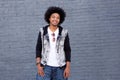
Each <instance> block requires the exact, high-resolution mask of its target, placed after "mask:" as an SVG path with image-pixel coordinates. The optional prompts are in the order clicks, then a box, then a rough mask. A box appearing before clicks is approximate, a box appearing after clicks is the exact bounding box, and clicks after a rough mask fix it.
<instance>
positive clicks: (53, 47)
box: [47, 27, 59, 67]
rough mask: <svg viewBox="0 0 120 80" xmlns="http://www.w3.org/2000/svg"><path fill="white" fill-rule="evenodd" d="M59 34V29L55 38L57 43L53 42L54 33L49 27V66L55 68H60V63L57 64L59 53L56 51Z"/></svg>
mask: <svg viewBox="0 0 120 80" xmlns="http://www.w3.org/2000/svg"><path fill="white" fill-rule="evenodd" d="M58 32H59V29H58V28H57V29H56V31H55V32H54V34H55V36H54V38H55V41H53V35H52V34H53V32H52V31H51V30H50V28H49V27H48V35H49V41H50V52H49V53H48V54H49V56H48V62H47V65H49V66H53V67H58V66H59V65H58V62H57V58H56V55H57V51H56V40H57V36H58Z"/></svg>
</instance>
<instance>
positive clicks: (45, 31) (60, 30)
mask: <svg viewBox="0 0 120 80" xmlns="http://www.w3.org/2000/svg"><path fill="white" fill-rule="evenodd" d="M48 27H49V25H47V26H45V27H43V30H44V33H43V35H46V34H48V31H47V28H48ZM62 29H63V28H62V27H61V26H59V35H60V36H61V32H62Z"/></svg>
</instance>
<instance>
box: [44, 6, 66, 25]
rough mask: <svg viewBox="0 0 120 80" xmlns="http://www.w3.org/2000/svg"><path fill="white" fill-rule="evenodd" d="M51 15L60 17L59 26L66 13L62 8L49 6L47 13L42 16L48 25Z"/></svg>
mask: <svg viewBox="0 0 120 80" xmlns="http://www.w3.org/2000/svg"><path fill="white" fill-rule="evenodd" d="M53 13H58V14H59V15H60V22H59V24H61V23H63V21H64V20H65V17H66V13H65V11H64V10H63V9H62V8H60V7H56V6H51V7H49V8H48V9H47V11H46V12H45V15H44V19H45V21H46V22H47V23H48V24H49V23H50V21H49V18H50V16H51V14H53Z"/></svg>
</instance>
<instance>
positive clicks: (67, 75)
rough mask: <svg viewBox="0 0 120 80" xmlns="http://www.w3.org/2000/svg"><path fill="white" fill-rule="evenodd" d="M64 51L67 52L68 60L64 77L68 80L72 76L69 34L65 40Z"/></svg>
mask: <svg viewBox="0 0 120 80" xmlns="http://www.w3.org/2000/svg"><path fill="white" fill-rule="evenodd" d="M64 51H65V58H66V68H65V70H64V77H65V78H68V77H69V76H70V62H71V48H70V42H69V36H68V34H67V36H66V38H65V43H64Z"/></svg>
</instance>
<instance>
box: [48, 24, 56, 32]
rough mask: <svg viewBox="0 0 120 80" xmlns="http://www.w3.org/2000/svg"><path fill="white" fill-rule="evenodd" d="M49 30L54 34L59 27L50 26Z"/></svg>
mask: <svg viewBox="0 0 120 80" xmlns="http://www.w3.org/2000/svg"><path fill="white" fill-rule="evenodd" d="M49 28H50V30H51V31H52V32H55V30H56V29H57V28H58V26H51V25H50V26H49Z"/></svg>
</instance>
